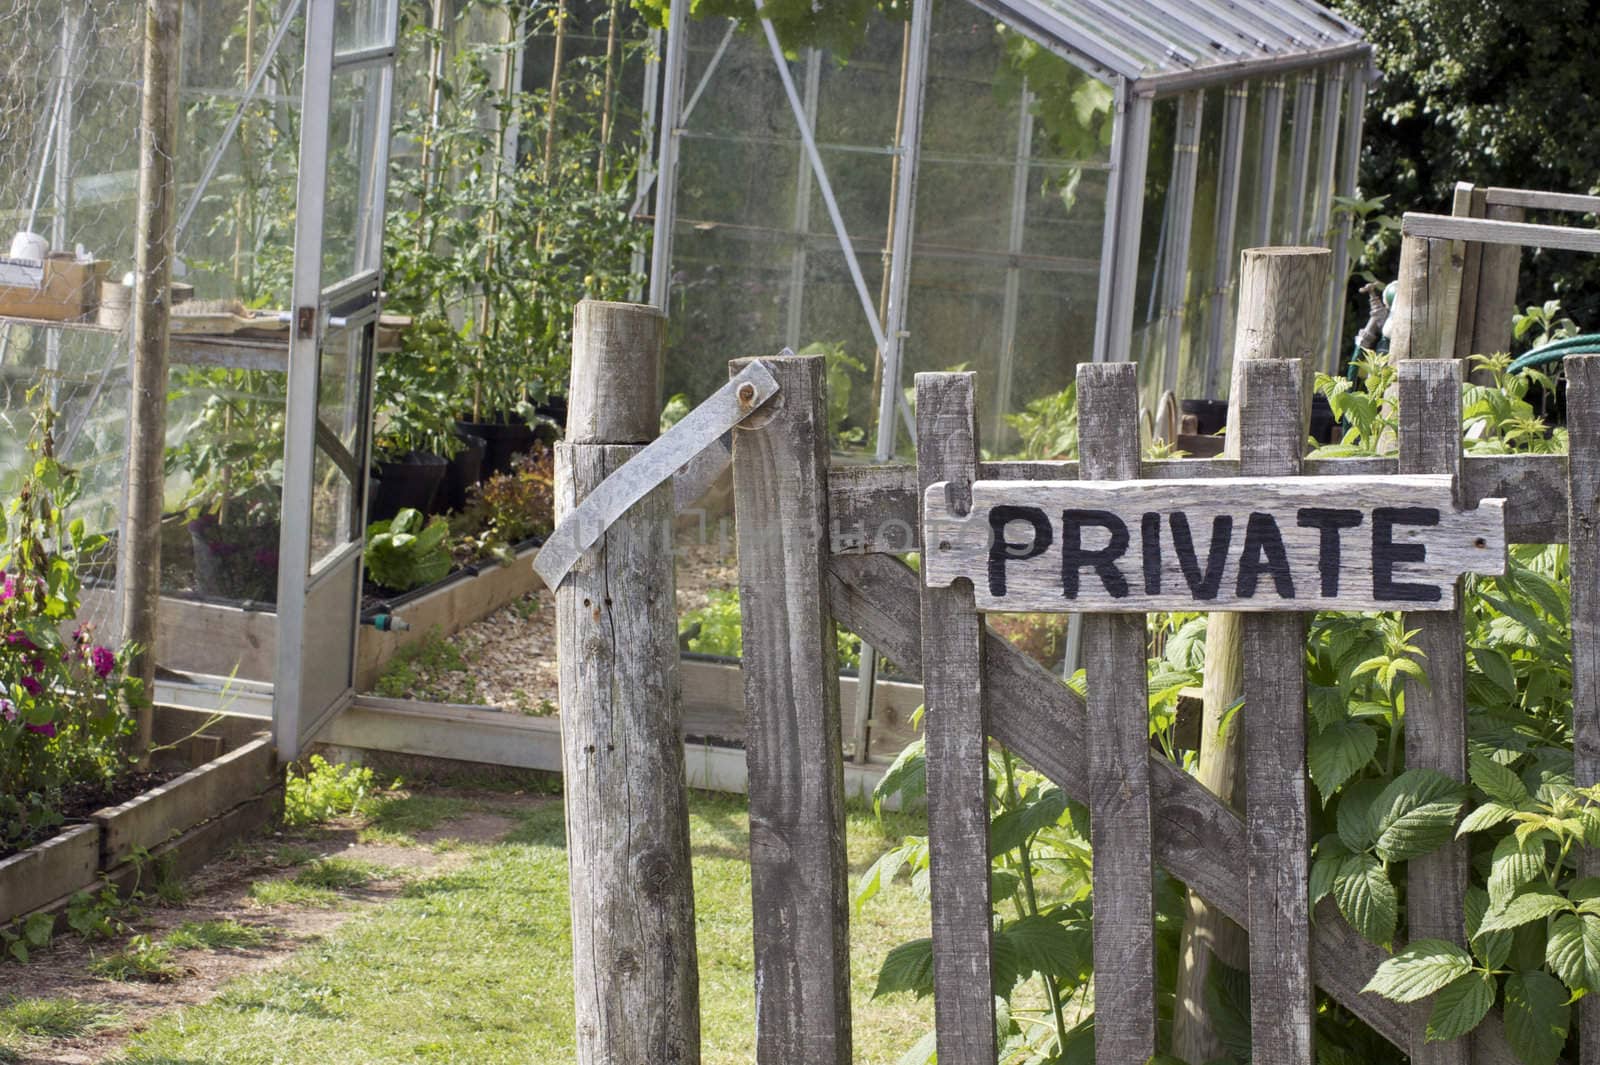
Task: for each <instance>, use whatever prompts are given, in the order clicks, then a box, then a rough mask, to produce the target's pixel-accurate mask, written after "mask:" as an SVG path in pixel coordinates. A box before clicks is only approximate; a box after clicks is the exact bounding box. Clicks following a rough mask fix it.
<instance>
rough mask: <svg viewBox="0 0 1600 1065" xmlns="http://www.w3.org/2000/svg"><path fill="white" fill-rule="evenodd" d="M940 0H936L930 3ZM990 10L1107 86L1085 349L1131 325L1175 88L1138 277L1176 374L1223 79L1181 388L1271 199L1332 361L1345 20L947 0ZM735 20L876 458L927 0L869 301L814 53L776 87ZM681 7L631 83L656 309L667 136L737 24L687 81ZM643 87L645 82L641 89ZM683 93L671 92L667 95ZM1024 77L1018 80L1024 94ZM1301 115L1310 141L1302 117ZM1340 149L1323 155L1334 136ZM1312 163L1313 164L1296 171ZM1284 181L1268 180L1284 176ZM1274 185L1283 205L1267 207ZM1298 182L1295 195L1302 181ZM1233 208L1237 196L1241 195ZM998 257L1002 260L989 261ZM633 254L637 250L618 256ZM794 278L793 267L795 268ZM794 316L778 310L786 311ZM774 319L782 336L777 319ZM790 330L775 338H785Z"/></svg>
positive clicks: (1355, 64)
mask: <svg viewBox="0 0 1600 1065" xmlns="http://www.w3.org/2000/svg"><path fill="white" fill-rule="evenodd" d="M944 2H948V0H944ZM966 2H968V3H970V4H971V5H972V6H973V7H976V8H977V9H978V10H980V11H982V12H984V13H986V14H988V15H992V16H993V17H994V18H996V19H997V20H999V21H1001V22H1003V23H1005V24H1006V25H1007V26H1009V27H1010V28H1011V29H1013V30H1015V31H1017V32H1019V33H1021V34H1023V35H1024V36H1026V37H1028V38H1030V39H1031V40H1033V41H1034V42H1035V43H1037V44H1038V45H1039V46H1041V47H1042V48H1044V49H1046V50H1047V51H1049V52H1051V53H1053V54H1055V55H1057V56H1059V57H1061V58H1062V59H1064V60H1066V61H1067V62H1068V63H1070V64H1071V65H1072V66H1074V67H1076V68H1078V69H1079V70H1082V71H1084V72H1085V73H1087V74H1089V75H1090V76H1091V77H1094V78H1096V79H1098V80H1100V81H1102V82H1104V83H1106V84H1107V85H1109V86H1110V87H1111V88H1112V90H1113V92H1114V99H1115V102H1114V113H1115V119H1114V124H1113V131H1112V144H1111V157H1110V167H1109V190H1108V195H1107V203H1106V211H1105V221H1104V228H1103V232H1102V252H1101V260H1100V263H1101V269H1100V277H1099V288H1098V302H1097V308H1096V314H1095V333H1094V341H1093V355H1092V357H1093V359H1094V361H1096V362H1107V361H1126V360H1127V359H1129V358H1130V357H1131V354H1132V334H1133V324H1134V318H1135V310H1136V307H1135V304H1136V300H1137V298H1138V297H1137V294H1136V293H1137V289H1138V281H1139V267H1140V253H1141V250H1142V249H1141V232H1142V228H1143V227H1144V225H1145V217H1144V215H1145V186H1146V179H1147V177H1148V176H1149V173H1150V171H1149V168H1150V166H1151V160H1150V154H1151V126H1152V115H1153V112H1154V109H1155V105H1156V103H1157V102H1158V101H1160V100H1167V99H1173V98H1176V99H1177V101H1178V121H1177V135H1176V137H1175V143H1174V149H1175V150H1174V151H1173V153H1172V171H1171V175H1170V184H1169V186H1168V188H1169V192H1168V196H1167V201H1168V202H1167V205H1166V214H1165V215H1164V217H1163V225H1162V228H1161V235H1162V241H1161V244H1160V245H1158V262H1157V274H1158V277H1159V282H1158V284H1156V285H1154V286H1153V287H1152V290H1151V302H1152V307H1153V308H1154V307H1155V306H1157V305H1159V309H1160V313H1161V318H1162V320H1163V322H1164V323H1167V324H1168V326H1169V327H1168V328H1167V329H1166V330H1165V343H1164V350H1162V351H1161V352H1160V353H1159V361H1160V363H1161V366H1160V370H1159V373H1158V375H1157V377H1156V384H1157V387H1158V388H1160V389H1161V390H1163V391H1167V392H1170V391H1173V390H1175V389H1176V388H1177V387H1178V386H1179V377H1180V374H1179V362H1180V349H1181V347H1182V330H1181V328H1178V326H1181V324H1182V319H1183V316H1184V314H1185V304H1186V302H1187V299H1186V297H1187V296H1188V288H1189V282H1190V274H1191V273H1192V267H1191V264H1190V263H1189V258H1190V255H1189V253H1190V248H1191V238H1192V236H1193V235H1194V234H1193V230H1194V220H1195V192H1196V185H1197V171H1198V166H1199V153H1198V145H1199V142H1200V137H1201V125H1202V116H1203V111H1204V108H1203V95H1202V94H1203V93H1204V92H1205V90H1207V89H1218V88H1221V89H1223V90H1224V91H1225V93H1226V102H1225V104H1224V108H1223V115H1222V130H1223V138H1222V143H1223V149H1222V157H1221V161H1220V168H1219V171H1218V184H1217V206H1216V211H1215V222H1214V225H1215V231H1214V233H1213V234H1211V237H1212V238H1213V239H1214V245H1215V248H1216V254H1215V257H1214V258H1215V261H1214V263H1213V264H1212V270H1213V271H1214V274H1215V282H1214V284H1212V285H1211V287H1210V288H1208V289H1207V290H1206V291H1205V292H1204V293H1203V294H1202V295H1203V297H1204V301H1205V302H1206V304H1207V305H1208V306H1209V308H1210V314H1209V318H1210V321H1209V330H1208V336H1207V337H1206V338H1205V344H1204V349H1205V350H1204V360H1203V365H1199V366H1193V367H1192V369H1193V371H1194V373H1195V376H1196V379H1197V380H1198V381H1199V382H1200V388H1201V389H1202V390H1203V392H1204V394H1205V395H1206V396H1208V397H1212V398H1215V397H1219V396H1221V395H1222V394H1223V392H1224V390H1225V388H1226V384H1227V370H1228V362H1229V357H1228V354H1227V353H1226V352H1225V350H1224V349H1225V347H1226V344H1227V337H1228V335H1229V332H1230V330H1229V328H1228V324H1227V318H1228V317H1229V315H1228V310H1229V308H1231V301H1232V295H1233V291H1234V288H1235V285H1236V280H1237V263H1236V261H1235V260H1236V256H1235V254H1234V249H1235V244H1236V240H1237V239H1244V240H1247V241H1248V242H1249V243H1250V244H1253V245H1260V244H1267V243H1271V242H1272V234H1273V219H1274V217H1275V215H1276V213H1283V212H1288V214H1287V217H1288V218H1290V219H1292V220H1293V221H1292V223H1291V228H1292V230H1293V233H1294V235H1295V238H1296V239H1295V240H1293V241H1289V243H1297V242H1300V241H1303V240H1305V239H1307V236H1308V235H1321V234H1325V233H1328V234H1331V243H1332V249H1333V252H1334V263H1333V270H1332V278H1333V280H1332V282H1331V283H1330V287H1329V292H1328V296H1327V298H1328V305H1329V310H1330V314H1329V322H1330V331H1329V338H1328V343H1327V345H1326V349H1325V351H1326V365H1325V366H1324V367H1323V368H1324V369H1332V368H1333V364H1334V363H1335V362H1336V361H1337V358H1338V352H1339V350H1340V346H1341V339H1342V338H1341V332H1342V320H1341V319H1342V315H1341V314H1340V313H1338V308H1339V306H1340V304H1341V301H1342V298H1343V292H1344V284H1343V279H1344V275H1345V272H1346V270H1347V268H1348V264H1349V248H1348V242H1349V236H1350V233H1349V227H1348V225H1341V226H1337V227H1334V226H1332V225H1331V223H1332V221H1333V216H1332V209H1333V203H1332V200H1333V197H1334V196H1335V195H1350V194H1352V193H1353V192H1354V190H1355V178H1356V167H1357V164H1358V161H1359V151H1360V139H1361V125H1362V110H1363V107H1364V104H1365V96H1366V87H1367V82H1368V79H1369V77H1370V71H1371V46H1370V45H1369V44H1368V43H1367V42H1366V41H1365V40H1364V38H1363V36H1362V34H1361V31H1360V30H1359V29H1357V28H1356V27H1355V26H1354V25H1352V24H1351V23H1349V22H1348V21H1346V20H1345V19H1343V18H1341V17H1340V16H1338V15H1337V14H1335V13H1333V12H1331V11H1329V10H1327V9H1326V8H1323V7H1321V6H1319V5H1318V4H1316V3H1315V2H1313V0H966ZM756 10H757V14H758V16H759V18H758V20H757V21H756V23H755V24H754V27H753V28H755V29H756V30H758V31H759V33H760V34H761V35H762V36H764V38H765V41H766V44H767V50H768V51H769V52H770V53H771V56H772V61H773V66H774V68H775V70H776V73H777V75H778V77H779V79H780V80H781V82H782V84H783V90H784V95H785V97H786V98H787V101H788V105H789V109H790V111H791V112H792V117H793V120H794V126H795V129H796V131H797V132H798V134H799V139H800V142H801V146H802V148H803V152H804V155H803V157H802V166H801V171H802V172H801V174H800V175H799V177H800V185H801V188H802V190H803V191H805V192H808V191H809V188H808V186H814V187H815V189H816V190H817V192H818V193H819V194H820V197H821V199H822V202H823V204H824V205H825V207H826V208H827V212H828V216H829V222H830V224H831V228H832V231H833V235H834V238H835V240H836V241H837V247H838V250H839V251H840V252H842V254H843V256H844V258H845V262H846V266H847V268H848V270H849V274H850V279H851V282H852V284H853V286H854V288H855V291H856V295H857V297H858V299H859V302H860V304H861V309H862V311H863V314H864V316H865V319H866V322H867V325H868V327H869V328H870V330H871V332H872V337H873V340H874V342H875V346H876V349H877V351H876V355H877V359H878V364H879V367H880V368H881V373H882V380H883V381H884V383H885V387H884V388H883V389H882V390H881V392H880V394H879V406H878V410H877V416H876V427H875V440H874V445H875V446H874V447H873V449H872V450H873V455H874V458H875V459H876V461H879V462H884V461H887V460H888V459H889V458H890V456H892V455H893V454H894V453H895V449H896V446H897V443H898V429H899V428H900V427H901V426H902V425H903V426H904V427H905V429H906V432H907V435H908V436H912V438H913V439H914V435H913V433H914V431H913V426H912V419H911V417H910V411H909V409H908V408H907V407H906V405H905V400H904V396H903V391H902V388H901V385H902V384H903V382H902V372H901V368H902V364H903V362H904V360H903V358H902V351H903V347H904V344H905V342H906V341H907V339H908V336H907V333H906V321H907V315H906V306H907V302H908V299H909V295H910V268H911V261H912V250H913V249H912V243H913V233H914V221H915V206H916V185H917V177H918V171H919V167H920V150H921V141H922V121H923V110H924V90H925V86H926V82H927V75H928V56H929V39H930V36H929V35H930V24H931V21H932V11H933V0H913V2H912V4H911V8H910V32H909V34H908V47H907V52H906V55H905V74H906V77H905V85H904V94H903V99H902V104H901V109H900V113H899V114H898V115H897V122H896V127H897V139H896V141H895V143H894V144H893V146H892V148H890V149H889V151H890V154H892V155H893V157H894V179H893V180H894V188H893V204H892V207H891V209H890V210H891V215H890V226H889V227H888V229H889V233H888V241H887V244H886V247H885V252H886V258H887V261H888V278H887V283H886V284H885V286H884V294H883V295H884V298H883V300H882V304H883V305H882V306H881V307H879V306H878V305H877V304H878V301H877V300H876V299H875V298H874V296H873V294H872V293H871V292H869V290H868V287H867V284H866V282H865V281H864V279H863V275H862V270H861V266H860V261H859V258H858V256H859V249H858V248H857V247H856V245H855V243H854V242H852V240H851V238H850V237H849V235H848V233H847V232H846V230H845V225H844V222H843V219H842V218H841V216H840V212H839V208H838V204H837V201H836V198H835V196H834V192H833V185H832V183H831V182H830V180H829V174H828V169H827V167H826V165H825V164H824V162H823V159H822V156H821V154H820V153H819V151H818V147H817V143H816V140H815V137H814V135H813V128H814V124H815V121H816V92H815V78H816V73H815V71H816V64H817V60H818V56H819V54H820V53H818V52H817V50H815V49H803V50H802V51H801V62H800V67H801V71H802V77H803V81H804V83H803V84H801V85H797V84H796V78H795V75H794V73H793V72H792V71H791V70H790V63H789V62H788V60H786V58H785V56H784V51H783V47H782V45H781V43H780V41H779V39H778V34H777V32H776V30H775V29H774V26H773V24H772V22H771V20H770V19H769V18H767V17H765V15H764V14H763V13H762V3H761V0H756ZM690 22H691V17H690V14H689V11H688V5H686V4H674V5H672V8H671V11H670V14H669V19H668V25H667V29H666V32H665V34H664V35H663V36H664V51H663V52H662V53H660V54H661V59H660V62H659V68H660V69H659V78H654V77H652V78H647V83H646V84H647V87H646V97H645V100H644V105H645V108H644V109H645V126H646V128H645V137H646V139H647V140H649V139H654V140H655V141H656V143H657V152H656V157H655V159H654V166H653V167H651V166H649V165H648V164H646V165H644V166H641V168H640V176H639V191H638V199H637V200H636V202H635V213H636V214H637V213H639V211H640V209H641V208H642V207H643V205H644V203H645V201H646V200H647V199H648V198H649V197H650V195H651V193H652V192H653V194H654V207H655V209H654V240H653V243H652V246H651V249H650V256H649V270H648V275H649V296H648V298H649V301H650V302H651V303H652V304H654V305H656V306H658V307H661V308H663V309H665V308H666V307H667V306H668V304H669V301H670V299H671V295H672V287H673V278H672V262H673V235H674V229H675V227H676V225H677V223H678V221H679V218H678V210H677V197H678V185H679V172H678V164H679V151H680V142H681V140H682V136H683V133H684V130H685V126H686V125H687V121H688V117H689V114H690V113H691V112H692V111H693V109H694V107H695V105H696V103H697V102H698V101H699V100H700V98H701V96H702V94H703V93H704V92H705V90H706V87H707V84H708V82H709V81H710V79H711V77H712V74H713V72H714V71H715V70H716V69H717V65H718V63H719V62H720V61H721V59H722V56H723V53H724V52H725V51H726V50H727V47H728V44H729V41H730V40H731V39H732V36H733V34H734V33H735V32H736V31H737V30H738V29H739V28H740V26H739V24H738V23H737V22H735V21H733V20H729V22H728V23H727V25H726V28H725V30H723V31H722V33H721V40H720V42H719V44H718V45H717V48H716V50H715V52H714V53H713V55H712V57H711V59H710V61H709V64H708V65H707V67H706V69H705V70H704V71H703V72H702V73H701V75H700V77H699V78H698V81H697V84H696V85H695V86H694V87H693V88H692V89H690V87H689V86H688V85H687V84H686V74H687V68H688V56H689V44H690V37H691V35H692V33H693V29H692V28H691V25H690ZM1319 74H1322V75H1324V76H1325V82H1324V85H1323V88H1322V92H1321V97H1322V99H1321V110H1320V114H1319V113H1317V104H1318V75H1319ZM1252 80H1254V81H1256V82H1258V83H1259V89H1260V92H1259V95H1260V102H1261V103H1260V105H1261V116H1260V129H1261V140H1260V152H1259V157H1260V158H1259V164H1258V167H1257V170H1256V172H1255V173H1254V174H1253V175H1251V176H1253V178H1254V183H1255V187H1256V188H1258V189H1260V190H1262V191H1261V194H1260V195H1258V196H1257V197H1256V199H1255V201H1254V202H1253V203H1252V204H1250V205H1242V204H1241V203H1240V190H1241V187H1242V185H1243V184H1244V182H1245V180H1246V174H1245V140H1246V123H1247V121H1248V119H1247V113H1248V111H1247V109H1248V105H1249V103H1250V100H1249V93H1250V91H1251V90H1250V85H1249V83H1250V82H1251V81H1252ZM658 86H659V87H658ZM686 90H687V91H686ZM1024 91H1026V89H1025V90H1024ZM1286 112H1287V114H1289V115H1290V116H1291V117H1292V119H1293V122H1292V131H1293V132H1292V136H1291V137H1290V138H1289V139H1290V143H1289V144H1288V146H1287V160H1286V161H1284V160H1281V158H1280V157H1281V156H1283V155H1284V154H1285V153H1284V151H1283V150H1282V146H1280V143H1279V134H1280V131H1281V129H1282V126H1283V117H1284V115H1285V113H1286ZM1319 118H1320V124H1319V128H1318V131H1317V135H1316V136H1315V137H1313V133H1312V126H1313V122H1314V121H1315V120H1316V119H1319ZM1020 122H1021V126H1022V128H1021V129H1020V130H1019V131H1018V133H1019V136H1018V158H1017V160H1016V162H1015V164H1014V166H1013V170H1012V174H1013V185H1014V186H1016V187H1014V188H1013V189H1012V190H1011V210H1010V218H1009V223H1010V224H1009V246H1008V252H1009V260H1010V263H1009V265H1008V266H1007V268H1006V282H1005V290H1004V300H1003V312H1002V321H1001V323H1000V325H1001V336H1002V353H1001V364H1000V367H999V380H998V388H997V389H996V393H997V394H996V396H995V397H994V402H995V406H996V411H995V414H996V415H997V416H996V417H995V419H994V422H995V423H997V424H998V423H999V422H1000V418H999V417H998V415H1000V414H1003V413H1005V412H1006V411H1008V410H1009V409H1010V403H1011V392H1012V387H1011V372H1010V369H1011V359H1012V355H1011V349H1012V344H1011V342H1010V339H1011V338H1013V337H1014V336H1015V333H1016V315H1017V303H1018V300H1017V291H1018V278H1019V269H1018V266H1017V263H1018V260H1019V257H1020V255H1021V251H1022V241H1023V235H1024V234H1025V233H1026V232H1027V228H1028V219H1027V210H1026V198H1025V196H1023V195H1021V194H1020V192H1021V190H1022V188H1023V186H1024V185H1025V182H1026V180H1027V160H1026V158H1025V156H1026V145H1027V142H1028V139H1029V137H1030V136H1031V130H1032V125H1031V115H1030V114H1029V108H1028V107H1026V106H1025V107H1023V108H1022V115H1021V118H1020ZM1341 144H1342V150H1341ZM1313 159H1315V161H1316V167H1315V173H1314V172H1313ZM1285 179H1286V180H1285ZM1280 182H1281V183H1283V185H1284V189H1285V191H1284V193H1283V195H1284V196H1285V197H1286V201H1285V203H1283V204H1280V203H1278V202H1276V199H1275V194H1276V190H1277V189H1278V187H1279V185H1280ZM1314 190H1315V195H1313V191H1314ZM1246 206H1248V208H1249V209H1245V208H1246ZM808 214H809V196H808V195H802V196H801V197H799V198H798V201H797V206H796V218H795V220H794V222H795V226H796V229H797V231H801V232H803V231H806V230H807V228H808V227H809V224H810V219H809V217H807V215H808ZM794 254H795V255H796V259H797V261H796V264H795V269H796V271H803V258H802V257H803V256H804V254H805V251H804V247H803V246H802V247H801V248H800V249H798V250H797V251H796V252H795V253H794ZM1002 258H1003V257H1002ZM637 262H638V265H640V266H642V265H643V256H642V255H641V256H640V259H639V260H637ZM796 276H799V275H798V274H797V275H796ZM796 318H797V314H796V313H795V312H794V309H793V308H792V307H791V314H790V321H791V322H794V321H795V319H796ZM789 332H790V333H791V334H792V333H793V332H794V329H793V328H791V329H790V330H789ZM786 341H787V342H789V343H791V344H793V343H794V342H795V337H794V336H792V335H791V336H789V337H786Z"/></svg>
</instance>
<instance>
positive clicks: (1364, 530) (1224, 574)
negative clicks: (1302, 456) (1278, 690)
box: [922, 360, 1505, 613]
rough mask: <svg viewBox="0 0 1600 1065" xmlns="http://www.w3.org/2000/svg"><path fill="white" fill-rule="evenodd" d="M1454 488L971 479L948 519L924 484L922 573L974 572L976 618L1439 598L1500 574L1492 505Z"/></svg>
mask: <svg viewBox="0 0 1600 1065" xmlns="http://www.w3.org/2000/svg"><path fill="white" fill-rule="evenodd" d="M1253 361H1259V360H1253ZM1295 446H1296V447H1298V444H1296V445H1295ZM1452 484H1453V482H1452V479H1451V478H1449V477H1445V476H1437V477H1421V476H1414V477H1407V476H1392V477H1358V478H1342V477H1341V478H1273V477H1243V478H1239V479H1237V480H1229V481H1219V482H1215V483H1212V484H1207V485H1187V484H1182V483H1178V484H1171V483H1163V482H1149V481H1103V482H1100V481H1095V482H1091V481H1066V482H1040V481H979V482H977V483H975V484H974V485H973V486H972V488H971V509H970V511H968V512H967V513H965V514H960V515H957V514H952V513H951V512H950V511H949V509H948V508H947V506H946V504H945V501H944V498H943V495H944V492H943V488H944V486H943V483H942V482H935V483H934V484H933V485H931V486H929V489H928V491H927V493H926V495H925V497H924V515H923V524H924V528H925V529H926V530H927V531H928V535H929V536H930V537H931V546H930V549H929V550H927V551H925V552H924V553H923V566H922V571H923V575H924V580H925V581H926V582H927V583H928V584H930V585H936V586H940V587H944V586H947V585H949V584H950V583H951V582H952V581H954V580H957V579H960V578H966V579H969V580H971V581H972V582H973V583H974V585H975V586H976V590H977V594H976V600H977V606H978V609H979V610H985V611H1055V612H1060V611H1067V610H1080V609H1081V610H1098V611H1110V612H1118V613H1129V612H1135V613H1137V612H1143V611H1147V610H1230V611H1256V612H1261V611H1282V610H1397V609H1404V608H1405V607H1407V606H1411V605H1415V604H1416V603H1418V602H1438V603H1441V604H1448V603H1451V602H1453V601H1454V598H1453V597H1454V594H1455V588H1454V582H1455V580H1456V578H1457V577H1458V576H1459V575H1460V574H1462V573H1485V574H1500V573H1503V572H1505V532H1504V521H1503V517H1502V514H1503V507H1502V504H1501V501H1499V500H1485V501H1484V502H1483V503H1482V504H1481V505H1480V506H1479V507H1477V508H1476V509H1474V510H1460V509H1457V508H1456V507H1455V505H1454V497H1453V494H1452ZM1335 502H1344V503H1347V504H1348V505H1342V506H1332V505H1331V504H1332V503H1335Z"/></svg>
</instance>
